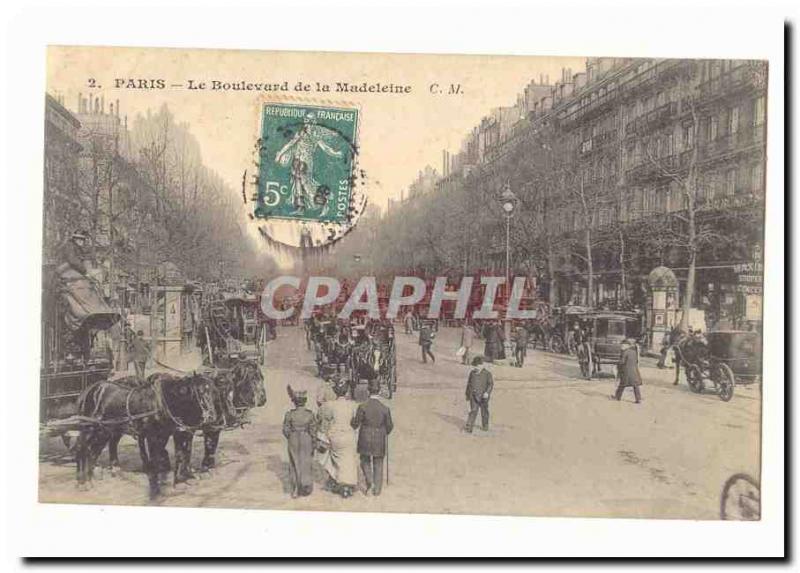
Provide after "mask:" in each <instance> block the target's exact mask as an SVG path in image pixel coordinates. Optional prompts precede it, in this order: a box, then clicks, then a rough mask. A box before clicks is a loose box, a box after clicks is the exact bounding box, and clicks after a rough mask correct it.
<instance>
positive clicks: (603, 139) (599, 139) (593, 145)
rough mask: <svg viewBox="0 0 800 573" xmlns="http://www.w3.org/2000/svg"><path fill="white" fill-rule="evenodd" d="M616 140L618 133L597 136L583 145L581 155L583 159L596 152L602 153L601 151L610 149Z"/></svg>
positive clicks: (611, 132)
mask: <svg viewBox="0 0 800 573" xmlns="http://www.w3.org/2000/svg"><path fill="white" fill-rule="evenodd" d="M616 140H617V132H616V131H604V132H603V133H600V134H598V135H595V136H594V137H593V138H591V139H587V140H586V141H584V142H583V144H582V145H581V149H580V154H581V156H582V157H586V156H588V155H591V154H592V153H594V152H596V151H600V150H601V149H604V148H606V147H608V145H609V144H611V143H614V142H615V141H616Z"/></svg>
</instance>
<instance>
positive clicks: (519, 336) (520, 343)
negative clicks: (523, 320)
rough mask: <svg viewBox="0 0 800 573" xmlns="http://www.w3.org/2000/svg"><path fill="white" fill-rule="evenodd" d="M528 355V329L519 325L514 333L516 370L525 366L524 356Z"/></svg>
mask: <svg viewBox="0 0 800 573" xmlns="http://www.w3.org/2000/svg"><path fill="white" fill-rule="evenodd" d="M527 353H528V329H527V328H525V327H524V326H522V325H519V326H518V327H517V329H516V330H515V331H514V360H515V363H516V366H517V368H522V366H523V365H524V364H525V356H526V355H527Z"/></svg>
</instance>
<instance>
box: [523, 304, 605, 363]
mask: <svg viewBox="0 0 800 573" xmlns="http://www.w3.org/2000/svg"><path fill="white" fill-rule="evenodd" d="M591 312H592V310H591V309H590V308H588V307H585V306H574V305H571V306H562V307H558V308H554V309H553V311H552V314H551V315H550V316H548V317H546V318H543V319H541V320H537V321H535V322H534V324H533V325H532V329H531V330H530V333H531V336H530V339H529V340H530V342H529V346H532V347H533V348H536V346H537V345H541V346H542V347H543V348H544V349H546V350H549V351H550V352H555V353H558V354H575V352H576V349H575V342H574V340H573V339H572V329H573V327H574V326H575V323H576V322H579V321H581V320H583V319H585V317H586V315H587V314H588V313H591Z"/></svg>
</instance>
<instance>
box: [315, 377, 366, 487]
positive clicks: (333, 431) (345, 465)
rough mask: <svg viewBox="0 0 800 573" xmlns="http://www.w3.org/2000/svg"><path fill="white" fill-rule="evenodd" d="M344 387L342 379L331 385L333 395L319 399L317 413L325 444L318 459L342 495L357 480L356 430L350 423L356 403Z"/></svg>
mask: <svg viewBox="0 0 800 573" xmlns="http://www.w3.org/2000/svg"><path fill="white" fill-rule="evenodd" d="M348 390H349V385H348V384H347V381H346V380H339V381H337V382H336V383H335V384H334V386H333V391H334V393H335V394H336V399H335V400H328V401H326V402H323V403H322V405H320V408H319V412H318V414H317V416H318V419H319V427H320V435H321V438H322V440H324V442H325V446H326V448H325V451H324V452H322V454H323V457H322V458H321V459H320V463H321V465H322V467H323V468H325V470H326V471H327V472H328V474H329V476H330V478H329V480H328V485H329V487H330V489H331V491H333V492H335V493H338V494H340V495H341V496H342V497H350V496H351V495H353V490H355V487H356V484H357V483H358V452H357V450H356V432H355V430H353V428H352V426H351V425H350V422H351V420H352V419H353V417H354V416H355V413H356V408H357V404H356V403H355V402H353V401H352V400H350V399H349V398H348V397H347V392H348Z"/></svg>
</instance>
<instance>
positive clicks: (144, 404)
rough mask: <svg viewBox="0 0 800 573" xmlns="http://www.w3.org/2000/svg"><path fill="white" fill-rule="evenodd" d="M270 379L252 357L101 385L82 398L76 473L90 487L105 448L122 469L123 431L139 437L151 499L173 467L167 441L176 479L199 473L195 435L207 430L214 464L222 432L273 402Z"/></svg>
mask: <svg viewBox="0 0 800 573" xmlns="http://www.w3.org/2000/svg"><path fill="white" fill-rule="evenodd" d="M266 401H267V397H266V389H265V387H264V376H263V374H262V373H261V368H260V367H259V365H258V364H257V363H256V362H255V361H252V360H240V361H237V362H235V363H234V364H233V365H232V367H231V368H225V369H221V368H215V369H207V370H205V371H202V372H195V373H191V374H187V375H185V376H174V375H172V374H165V373H155V374H152V375H150V376H149V377H148V378H147V379H146V380H145V381H144V383H141V382H140V381H139V380H137V378H136V377H126V378H121V379H116V380H103V381H99V382H96V383H95V384H93V385H91V386H89V387H88V388H87V389H86V390H84V391H83V392H82V393H81V395H80V396H79V398H78V417H79V419H80V420H81V421H82V424H81V428H80V433H79V436H78V441H77V443H76V446H75V457H76V461H77V478H78V483H79V485H83V486H86V485H88V484H89V483H90V482H91V480H92V475H93V470H94V466H95V464H96V463H97V458H98V457H99V455H100V453H101V452H102V451H103V449H105V447H106V446H108V448H109V462H110V465H111V467H112V468H115V467H119V458H118V452H117V446H118V444H119V441H120V439H121V438H122V436H123V435H124V434H128V435H131V436H133V437H134V438H136V440H137V442H138V444H139V453H140V455H141V458H142V465H143V467H144V471H145V472H146V473H147V477H148V481H149V486H150V496H151V497H155V496H157V495H159V493H160V485H161V482H160V479H159V478H160V474H161V473H162V472H167V471H169V470H170V469H171V468H172V465H171V463H170V460H169V454H168V453H167V450H166V445H167V442H168V441H169V438H170V437H172V439H173V442H174V446H175V466H174V478H173V480H174V483H176V484H177V483H180V482H182V481H186V480H188V479H191V478H192V477H194V475H193V473H192V470H191V466H190V463H189V462H190V458H191V448H192V439H193V437H194V434H195V432H202V433H203V442H204V457H203V461H202V466H201V467H202V469H203V470H208V469H210V468H213V467H214V466H215V454H216V450H217V446H218V444H219V436H220V432H221V431H222V430H223V429H228V428H231V429H232V428H236V427H241V426H242V425H243V424H244V423H245V421H246V420H245V416H246V414H247V411H248V410H249V409H250V408H255V407H260V406H263V405H264V404H266Z"/></svg>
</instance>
